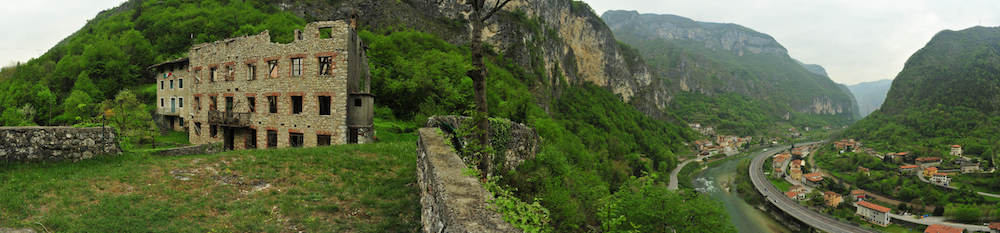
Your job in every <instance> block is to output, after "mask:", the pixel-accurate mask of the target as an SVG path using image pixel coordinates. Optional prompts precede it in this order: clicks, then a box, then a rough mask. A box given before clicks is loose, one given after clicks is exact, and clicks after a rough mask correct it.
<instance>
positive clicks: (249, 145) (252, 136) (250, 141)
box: [243, 129, 257, 149]
mask: <svg viewBox="0 0 1000 233" xmlns="http://www.w3.org/2000/svg"><path fill="white" fill-rule="evenodd" d="M248 133H249V134H248V135H247V138H246V142H244V143H243V145H245V148H246V149H257V130H255V129H250V130H249V131H248Z"/></svg>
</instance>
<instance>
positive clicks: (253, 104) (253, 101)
mask: <svg viewBox="0 0 1000 233" xmlns="http://www.w3.org/2000/svg"><path fill="white" fill-rule="evenodd" d="M247 106H249V107H250V112H257V98H256V97H247Z"/></svg>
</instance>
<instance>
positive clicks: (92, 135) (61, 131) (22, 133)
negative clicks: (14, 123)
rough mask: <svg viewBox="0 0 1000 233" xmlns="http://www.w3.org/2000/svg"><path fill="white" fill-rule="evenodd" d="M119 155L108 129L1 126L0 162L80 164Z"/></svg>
mask: <svg viewBox="0 0 1000 233" xmlns="http://www.w3.org/2000/svg"><path fill="white" fill-rule="evenodd" d="M119 153H121V149H120V148H118V143H117V140H116V135H115V130H114V129H112V128H110V127H103V128H100V127H98V128H73V127H0V161H25V162H26V161H62V160H72V161H79V160H84V159H90V158H93V157H95V156H99V155H117V154H119Z"/></svg>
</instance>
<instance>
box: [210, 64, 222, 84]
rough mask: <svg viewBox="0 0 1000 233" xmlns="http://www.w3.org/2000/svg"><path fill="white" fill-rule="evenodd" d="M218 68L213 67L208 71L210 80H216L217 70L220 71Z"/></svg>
mask: <svg viewBox="0 0 1000 233" xmlns="http://www.w3.org/2000/svg"><path fill="white" fill-rule="evenodd" d="M218 70H219V68H218V67H212V68H211V69H210V70H209V71H208V81H209V82H215V72H216V71H218Z"/></svg>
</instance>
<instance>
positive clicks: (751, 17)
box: [585, 0, 1000, 84]
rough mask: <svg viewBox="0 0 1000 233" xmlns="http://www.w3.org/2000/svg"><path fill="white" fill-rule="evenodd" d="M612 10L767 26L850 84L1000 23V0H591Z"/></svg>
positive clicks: (888, 74) (794, 51)
mask: <svg viewBox="0 0 1000 233" xmlns="http://www.w3.org/2000/svg"><path fill="white" fill-rule="evenodd" d="M585 1H586V2H587V3H588V4H590V6H591V7H593V8H594V10H595V11H596V12H598V14H600V13H603V12H604V11H607V10H639V12H640V13H658V14H675V15H680V16H684V17H688V18H691V19H694V20H698V21H706V22H722V23H736V24H740V25H743V26H746V27H749V28H752V29H754V30H757V31H760V32H763V33H767V34H769V35H771V36H773V37H774V38H775V39H777V40H778V42H779V43H781V44H782V45H784V46H785V48H787V49H788V50H789V53H790V54H791V55H792V57H795V58H797V59H799V60H801V61H803V62H806V63H815V64H820V65H822V66H823V67H825V68H826V69H827V72H828V73H829V74H830V76H831V78H832V79H833V80H834V81H837V82H840V83H846V84H854V83H859V82H866V81H874V80H879V79H889V78H895V76H896V74H897V73H898V72H899V71H900V70H902V68H903V63H904V62H906V59H907V58H909V56H910V55H911V54H913V53H914V52H916V51H917V50H918V49H920V48H921V47H923V46H924V45H925V44H926V43H927V41H929V40H930V39H931V37H933V36H934V34H936V33H937V32H939V31H941V30H945V29H950V30H961V29H965V28H968V27H972V26H976V25H987V26H996V25H1000V14H997V13H996V12H1000V1H995V0H965V1H937V0H898V1H890V0H867V1H859V0H822V1H800V0H757V1H746V0H711V1H690V0H658V1H648V0H646V1H644V0H585Z"/></svg>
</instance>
